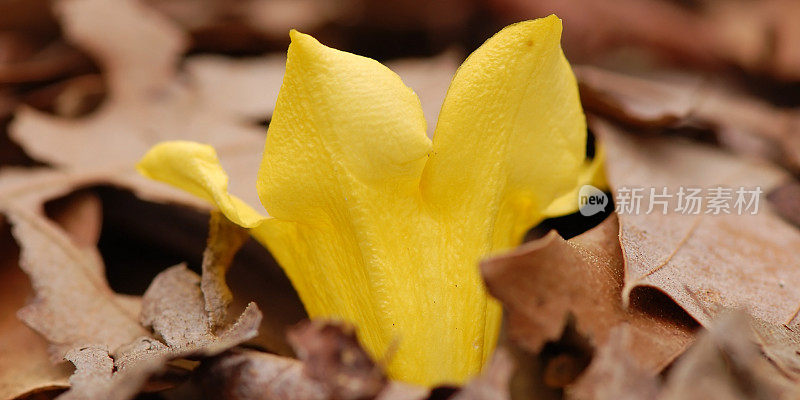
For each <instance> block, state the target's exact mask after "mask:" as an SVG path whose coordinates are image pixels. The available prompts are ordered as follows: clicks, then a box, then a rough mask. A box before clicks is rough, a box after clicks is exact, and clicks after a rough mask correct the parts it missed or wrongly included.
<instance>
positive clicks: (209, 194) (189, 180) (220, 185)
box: [136, 141, 265, 228]
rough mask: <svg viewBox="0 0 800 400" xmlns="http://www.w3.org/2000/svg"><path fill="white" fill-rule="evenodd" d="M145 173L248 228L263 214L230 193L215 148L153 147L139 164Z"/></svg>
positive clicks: (184, 144) (194, 145) (196, 145)
mask: <svg viewBox="0 0 800 400" xmlns="http://www.w3.org/2000/svg"><path fill="white" fill-rule="evenodd" d="M136 169H137V170H139V173H141V174H142V175H144V176H146V177H148V178H150V179H154V180H157V181H161V182H165V183H168V184H170V185H172V186H175V187H177V188H180V189H183V190H185V191H187V192H189V193H191V194H193V195H195V196H197V197H199V198H201V199H204V200H206V201H208V202H209V203H211V204H214V205H216V206H217V207H218V208H219V209H220V211H222V213H223V214H225V217H227V218H228V219H229V220H231V221H233V222H234V223H236V224H238V225H240V226H243V227H245V228H253V227H256V226H258V225H259V224H261V223H262V222H263V220H264V218H265V217H264V216H262V215H261V214H259V213H258V212H257V211H255V210H253V208H252V207H250V206H249V205H247V203H245V202H244V201H242V200H241V199H239V198H238V197H236V196H233V195H231V194H229V193H228V175H227V174H226V173H225V171H224V170H223V169H222V165H220V163H219V159H218V158H217V153H216V152H215V151H214V148H213V147H211V146H208V145H205V144H200V143H194V142H187V141H173V142H163V143H159V144H158V145H156V146H153V148H151V149H150V150H149V151H148V152H147V154H145V156H144V157H143V158H142V159H141V160H140V161H139V163H138V164H137V165H136Z"/></svg>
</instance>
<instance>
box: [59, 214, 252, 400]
mask: <svg viewBox="0 0 800 400" xmlns="http://www.w3.org/2000/svg"><path fill="white" fill-rule="evenodd" d="M210 224H211V229H210V237H209V247H208V249H207V251H206V252H205V253H204V265H213V266H215V267H216V268H219V269H222V270H226V269H227V266H225V265H222V264H223V263H224V262H230V261H231V260H232V258H233V254H234V253H235V252H236V250H238V248H239V247H240V245H241V241H240V243H238V244H236V243H234V244H233V245H232V246H223V245H222V243H223V241H224V240H226V235H228V234H229V233H230V229H231V227H230V226H229V224H230V223H229V222H227V220H225V219H224V218H219V217H218V216H217V217H216V218H212V219H211V222H210ZM215 278H216V279H219V275H218V274H217V275H213V276H212V277H211V278H209V279H215ZM206 290H207V291H209V292H213V291H218V290H227V288H226V287H225V285H224V282H222V283H218V284H213V285H208V286H206ZM205 298H206V295H205V294H204V292H203V289H202V288H201V278H200V277H199V276H197V274H195V273H194V272H192V271H189V270H188V269H187V268H186V267H185V265H177V266H174V267H171V268H168V269H167V270H165V271H163V272H161V273H160V274H159V275H158V276H156V278H155V279H154V280H153V282H152V284H151V285H150V287H149V288H148V289H147V291H146V292H145V294H144V296H143V297H142V309H141V313H140V315H139V319H140V320H141V322H142V325H143V326H146V327H152V328H153V333H154V334H155V336H156V337H157V339H154V338H151V337H149V335H143V336H141V337H139V338H136V339H135V340H132V341H130V342H129V343H127V344H125V345H122V346H119V347H118V348H117V350H115V351H113V352H111V354H113V355H114V357H113V359H111V358H110V356H109V352H108V350H103V349H99V350H98V349H97V348H94V349H93V347H92V346H89V347H82V348H78V349H77V350H76V349H73V350H72V353H69V357H71V358H69V359H70V360H71V361H75V362H76V367H77V370H76V375H75V376H76V379H74V380H72V381H71V382H72V383H73V386H72V388H71V389H70V390H69V391H68V392H66V393H65V394H64V395H63V398H65V399H72V398H75V399H110V398H114V399H127V398H131V397H132V396H133V395H135V394H136V393H137V392H138V391H139V390H140V388H141V386H142V385H143V384H144V383H145V382H146V381H147V379H148V378H149V377H150V376H151V375H153V374H155V373H157V372H159V371H161V370H163V369H164V367H165V365H166V363H167V362H168V361H170V360H174V359H179V358H187V357H188V358H194V357H211V356H215V355H217V354H219V353H221V352H223V351H225V350H227V349H230V348H231V347H234V346H236V345H238V344H240V343H243V342H245V341H247V340H249V339H251V338H253V337H255V336H256V335H257V334H258V327H259V326H260V323H261V312H260V311H259V310H258V307H257V306H256V305H255V304H254V303H250V304H249V305H248V306H247V307H246V308H245V310H244V312H243V313H242V314H241V315H240V316H239V318H238V320H237V321H235V322H234V323H232V324H230V325H228V326H227V327H218V325H219V321H218V320H217V319H216V317H217V316H218V315H216V314H213V313H209V312H207V304H206V301H205ZM211 298H219V296H218V295H217V296H211ZM148 333H149V332H148ZM99 343H100V344H102V342H99ZM87 349H89V350H87ZM101 350H102V351H101ZM98 351H99V352H100V353H98ZM103 357H105V358H103ZM106 358H108V360H111V361H110V362H111V364H110V365H111V368H109V361H108V360H106Z"/></svg>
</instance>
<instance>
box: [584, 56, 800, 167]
mask: <svg viewBox="0 0 800 400" xmlns="http://www.w3.org/2000/svg"><path fill="white" fill-rule="evenodd" d="M575 73H576V75H577V76H578V79H579V81H580V89H581V99H582V101H583V104H584V106H585V107H586V108H587V109H588V110H591V111H593V112H596V113H600V114H603V115H606V116H608V117H611V118H614V119H616V120H618V121H622V122H625V123H628V124H634V125H638V126H645V127H669V126H679V125H685V126H686V125H688V126H700V127H711V128H714V129H715V131H716V133H717V137H718V139H719V141H720V143H721V144H723V145H724V146H726V147H728V148H730V149H732V150H733V151H735V152H737V153H741V154H745V155H751V156H753V155H754V156H759V157H762V158H766V159H773V160H776V161H779V162H781V163H783V164H785V165H786V166H787V167H788V168H791V169H793V170H800V139H798V136H797V135H796V132H797V129H798V128H800V113H798V112H797V111H796V110H782V109H778V108H776V107H774V106H771V105H769V104H767V103H765V102H763V101H761V100H757V99H755V98H753V97H750V96H747V95H744V94H741V93H736V92H733V91H731V90H730V89H727V88H726V87H725V86H724V85H720V84H718V83H714V82H710V81H708V80H704V79H700V78H698V77H691V76H677V75H675V74H672V75H669V76H660V77H652V78H649V79H646V78H639V77H633V76H626V75H622V74H618V73H614V72H610V71H606V70H602V69H599V68H595V67H588V66H581V67H576V68H575Z"/></svg>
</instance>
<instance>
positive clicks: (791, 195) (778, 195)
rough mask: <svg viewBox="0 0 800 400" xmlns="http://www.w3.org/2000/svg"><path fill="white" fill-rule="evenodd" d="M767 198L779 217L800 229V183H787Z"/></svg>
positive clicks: (792, 181)
mask: <svg viewBox="0 0 800 400" xmlns="http://www.w3.org/2000/svg"><path fill="white" fill-rule="evenodd" d="M767 198H769V200H770V203H771V204H772V205H773V207H774V208H775V212H776V213H778V215H780V216H781V217H783V218H784V219H785V220H787V221H789V222H791V223H792V224H794V226H796V227H798V228H800V182H797V181H795V180H791V181H788V182H785V183H783V184H782V185H780V186H778V187H777V188H775V189H774V190H772V192H770V193H769V194H768V196H767Z"/></svg>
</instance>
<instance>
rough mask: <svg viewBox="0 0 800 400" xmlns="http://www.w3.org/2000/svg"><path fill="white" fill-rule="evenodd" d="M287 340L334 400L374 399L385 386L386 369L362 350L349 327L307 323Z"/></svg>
mask: <svg viewBox="0 0 800 400" xmlns="http://www.w3.org/2000/svg"><path fill="white" fill-rule="evenodd" d="M288 338H289V343H290V344H291V345H292V347H293V348H294V350H295V352H296V353H297V356H298V358H299V359H300V360H301V361H303V363H304V365H305V372H306V374H307V375H308V376H309V377H310V378H311V379H314V380H317V381H318V382H320V383H322V385H323V387H325V390H326V392H328V393H329V396H331V397H332V398H335V399H343V400H347V399H361V398H371V397H375V396H376V395H377V394H378V393H380V391H381V390H382V389H383V387H384V386H385V385H386V376H385V375H384V373H383V369H382V368H381V367H380V366H378V365H376V364H375V363H374V362H373V361H372V358H370V356H369V354H367V352H366V351H364V349H362V348H361V345H359V343H358V339H357V338H356V333H355V329H354V328H353V327H352V326H350V325H347V324H344V323H335V322H328V321H307V322H305V323H301V324H300V325H298V326H297V327H295V328H293V329H292V330H291V331H289V333H288Z"/></svg>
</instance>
